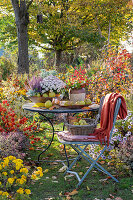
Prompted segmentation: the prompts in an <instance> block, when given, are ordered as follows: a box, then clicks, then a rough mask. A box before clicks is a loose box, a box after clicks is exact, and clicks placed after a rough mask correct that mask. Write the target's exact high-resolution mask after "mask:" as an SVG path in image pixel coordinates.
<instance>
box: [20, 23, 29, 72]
mask: <svg viewBox="0 0 133 200" xmlns="http://www.w3.org/2000/svg"><path fill="white" fill-rule="evenodd" d="M17 34H18V73H19V74H24V73H27V74H29V56H28V33H27V24H19V25H18V26H17Z"/></svg>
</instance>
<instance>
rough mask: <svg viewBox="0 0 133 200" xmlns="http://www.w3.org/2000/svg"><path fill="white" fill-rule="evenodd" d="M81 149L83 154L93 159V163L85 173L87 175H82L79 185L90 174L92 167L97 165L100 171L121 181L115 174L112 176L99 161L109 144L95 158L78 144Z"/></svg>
mask: <svg viewBox="0 0 133 200" xmlns="http://www.w3.org/2000/svg"><path fill="white" fill-rule="evenodd" d="M78 148H79V150H80V151H81V152H82V154H81V155H82V156H83V157H84V155H83V153H84V154H85V155H86V156H87V157H88V158H89V159H90V160H92V161H93V163H92V164H91V166H90V168H89V169H88V170H87V172H86V173H85V175H84V176H83V177H82V179H81V180H80V182H79V183H78V185H77V187H79V186H80V185H81V183H82V182H83V180H84V179H85V178H86V176H87V175H88V173H89V172H90V171H91V169H92V168H93V167H96V166H95V165H97V166H98V167H99V168H101V170H100V171H102V172H104V173H105V174H107V175H109V176H110V177H111V178H112V179H114V180H115V181H116V182H119V181H118V180H117V179H116V178H115V177H114V176H112V175H111V174H110V173H109V172H108V171H107V170H105V169H104V168H103V167H102V166H101V165H100V164H98V163H97V161H98V159H99V158H100V157H101V155H102V154H103V152H104V151H105V150H106V148H107V146H105V147H104V149H103V150H102V151H101V153H100V154H99V156H98V157H97V158H96V159H95V160H94V159H93V158H91V157H90V156H89V155H88V154H87V153H86V152H85V151H84V150H83V149H82V148H81V147H80V146H78ZM97 169H98V168H97Z"/></svg>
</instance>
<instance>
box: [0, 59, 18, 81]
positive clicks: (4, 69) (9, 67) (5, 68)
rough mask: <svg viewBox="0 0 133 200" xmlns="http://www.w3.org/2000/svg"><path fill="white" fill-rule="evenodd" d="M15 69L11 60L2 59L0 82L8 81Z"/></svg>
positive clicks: (0, 63) (0, 61) (0, 60)
mask: <svg viewBox="0 0 133 200" xmlns="http://www.w3.org/2000/svg"><path fill="white" fill-rule="evenodd" d="M14 69H15V66H14V64H12V61H11V59H9V58H6V57H4V56H1V57H0V80H6V79H7V77H8V76H9V75H10V74H11V73H12V71H14Z"/></svg>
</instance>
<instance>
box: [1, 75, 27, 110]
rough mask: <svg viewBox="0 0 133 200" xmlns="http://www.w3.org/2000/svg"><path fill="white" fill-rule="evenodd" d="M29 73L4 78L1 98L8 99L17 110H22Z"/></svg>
mask: <svg viewBox="0 0 133 200" xmlns="http://www.w3.org/2000/svg"><path fill="white" fill-rule="evenodd" d="M26 85H27V75H24V76H17V75H15V74H12V75H10V76H9V77H8V78H7V80H6V81H4V80H2V82H1V88H0V100H1V101H2V100H4V99H6V100H8V102H9V103H10V105H11V106H12V108H13V109H14V110H16V112H18V111H19V112H18V113H19V114H20V110H21V112H22V105H23V104H24V103H25V97H26V91H27V90H26Z"/></svg>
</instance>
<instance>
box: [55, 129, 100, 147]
mask: <svg viewBox="0 0 133 200" xmlns="http://www.w3.org/2000/svg"><path fill="white" fill-rule="evenodd" d="M57 135H58V139H59V140H61V142H63V141H64V143H65V144H66V143H67V142H74V143H75V142H77V143H80V144H81V143H82V142H83V143H84V144H85V143H87V144H88V143H98V144H99V143H100V141H99V140H98V138H97V137H96V136H91V135H72V134H71V133H70V132H69V131H61V132H58V133H57Z"/></svg>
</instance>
